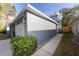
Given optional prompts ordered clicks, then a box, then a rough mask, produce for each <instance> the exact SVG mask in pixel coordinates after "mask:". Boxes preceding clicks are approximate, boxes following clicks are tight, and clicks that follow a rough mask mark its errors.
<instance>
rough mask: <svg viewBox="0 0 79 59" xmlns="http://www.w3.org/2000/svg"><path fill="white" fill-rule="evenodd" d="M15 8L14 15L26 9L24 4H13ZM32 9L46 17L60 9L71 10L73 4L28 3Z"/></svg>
mask: <svg viewBox="0 0 79 59" xmlns="http://www.w3.org/2000/svg"><path fill="white" fill-rule="evenodd" d="M13 4H14V5H15V7H16V12H17V13H16V15H17V14H18V13H19V12H20V11H21V9H22V8H24V7H26V6H27V4H26V3H13ZM30 4H31V5H32V6H33V7H35V8H36V9H38V10H39V11H41V12H43V13H44V14H46V15H47V16H50V15H51V14H54V13H56V12H58V11H59V10H60V9H62V8H72V7H73V6H74V5H76V4H75V3H30Z"/></svg>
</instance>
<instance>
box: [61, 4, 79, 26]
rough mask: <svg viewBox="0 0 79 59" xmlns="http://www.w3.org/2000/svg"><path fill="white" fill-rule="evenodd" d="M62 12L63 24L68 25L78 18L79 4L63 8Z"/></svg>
mask: <svg viewBox="0 0 79 59" xmlns="http://www.w3.org/2000/svg"><path fill="white" fill-rule="evenodd" d="M60 13H61V14H62V16H63V17H62V20H61V23H62V26H68V25H70V23H71V22H72V21H74V20H76V18H77V16H79V5H76V6H74V7H73V8H62V9H61V10H60Z"/></svg>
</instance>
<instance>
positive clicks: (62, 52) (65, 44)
mask: <svg viewBox="0 0 79 59" xmlns="http://www.w3.org/2000/svg"><path fill="white" fill-rule="evenodd" d="M72 39H73V38H72V35H71V33H63V37H62V39H61V41H60V43H59V46H58V47H57V49H56V51H55V53H54V56H77V55H78V56H79V44H76V43H74V42H73V41H72Z"/></svg>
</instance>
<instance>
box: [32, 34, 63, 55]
mask: <svg viewBox="0 0 79 59" xmlns="http://www.w3.org/2000/svg"><path fill="white" fill-rule="evenodd" d="M62 36H63V34H57V36H56V37H54V38H52V39H51V40H50V41H49V42H48V43H47V44H45V45H44V46H43V47H42V48H40V49H39V50H38V51H37V52H36V53H34V54H33V55H32V56H52V55H53V54H54V52H55V50H56V48H57V46H58V44H59V42H60V40H61V38H62Z"/></svg>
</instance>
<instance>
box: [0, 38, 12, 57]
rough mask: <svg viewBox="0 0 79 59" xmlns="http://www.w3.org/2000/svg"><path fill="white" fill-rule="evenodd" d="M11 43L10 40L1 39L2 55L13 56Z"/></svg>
mask: <svg viewBox="0 0 79 59" xmlns="http://www.w3.org/2000/svg"><path fill="white" fill-rule="evenodd" d="M11 55H12V51H11V45H10V40H9V39H6V40H0V56H11Z"/></svg>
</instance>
